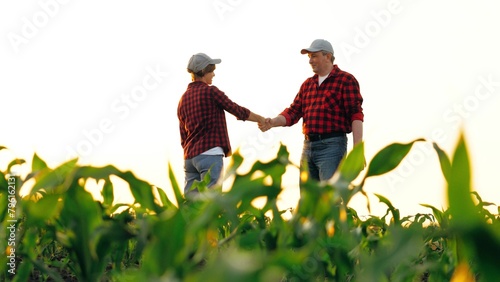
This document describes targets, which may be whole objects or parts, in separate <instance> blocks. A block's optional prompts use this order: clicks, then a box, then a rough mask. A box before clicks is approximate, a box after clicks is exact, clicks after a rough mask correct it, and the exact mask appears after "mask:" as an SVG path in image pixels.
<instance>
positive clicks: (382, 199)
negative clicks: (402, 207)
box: [375, 194, 401, 225]
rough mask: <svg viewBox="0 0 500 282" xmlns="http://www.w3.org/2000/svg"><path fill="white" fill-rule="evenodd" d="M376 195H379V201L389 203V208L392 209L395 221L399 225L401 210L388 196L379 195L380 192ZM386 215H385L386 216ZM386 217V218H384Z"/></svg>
mask: <svg viewBox="0 0 500 282" xmlns="http://www.w3.org/2000/svg"><path fill="white" fill-rule="evenodd" d="M375 196H377V198H378V199H379V201H380V202H381V203H384V204H386V205H387V207H388V210H389V211H391V213H392V218H393V219H394V223H395V224H396V225H399V223H400V222H401V218H400V214H399V210H398V209H396V208H395V207H394V206H393V205H392V203H391V201H389V199H387V198H386V197H384V196H382V195H379V194H375ZM384 217H385V216H384ZM383 219H384V218H383Z"/></svg>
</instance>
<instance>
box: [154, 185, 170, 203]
mask: <svg viewBox="0 0 500 282" xmlns="http://www.w3.org/2000/svg"><path fill="white" fill-rule="evenodd" d="M156 191H157V192H158V195H160V201H161V203H162V204H163V207H166V208H172V207H174V204H173V203H172V202H171V201H170V199H169V198H168V196H167V194H166V193H165V191H163V189H161V188H159V187H156Z"/></svg>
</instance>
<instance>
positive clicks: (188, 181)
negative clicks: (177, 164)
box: [184, 155, 224, 194]
mask: <svg viewBox="0 0 500 282" xmlns="http://www.w3.org/2000/svg"><path fill="white" fill-rule="evenodd" d="M222 158H223V156H222V155H198V156H196V157H194V158H191V159H187V160H185V161H184V172H185V174H186V178H185V181H184V194H186V193H188V192H198V189H194V190H192V191H189V190H190V189H191V186H192V185H193V182H194V181H195V180H197V181H201V180H203V178H204V177H205V175H206V174H207V172H209V171H210V182H209V183H208V185H207V188H210V187H212V186H214V185H215V184H216V183H217V181H219V178H220V175H221V172H222V168H223V166H224V162H223V160H222Z"/></svg>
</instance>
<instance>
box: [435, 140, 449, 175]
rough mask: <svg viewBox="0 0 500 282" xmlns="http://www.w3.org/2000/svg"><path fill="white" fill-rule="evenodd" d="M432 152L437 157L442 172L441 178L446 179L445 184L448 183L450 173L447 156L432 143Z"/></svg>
mask: <svg viewBox="0 0 500 282" xmlns="http://www.w3.org/2000/svg"><path fill="white" fill-rule="evenodd" d="M433 147H434V150H436V153H437V154H438V157H439V163H440V165H441V171H442V172H443V176H444V178H445V179H446V182H449V181H450V173H451V162H450V158H448V155H446V153H445V152H444V151H443V150H442V149H441V148H440V147H439V146H438V145H437V144H436V143H433Z"/></svg>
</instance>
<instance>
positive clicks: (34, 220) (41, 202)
mask: <svg viewBox="0 0 500 282" xmlns="http://www.w3.org/2000/svg"><path fill="white" fill-rule="evenodd" d="M60 199H61V197H60V195H54V194H52V195H45V196H43V197H42V198H40V199H38V201H36V202H33V201H30V202H29V204H27V205H25V207H26V210H27V216H26V218H27V222H28V224H30V225H31V224H36V225H38V226H43V225H44V224H45V222H46V221H47V220H49V219H52V218H54V217H55V216H56V215H57V212H58V211H60V209H61V207H62V202H61V201H60Z"/></svg>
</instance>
